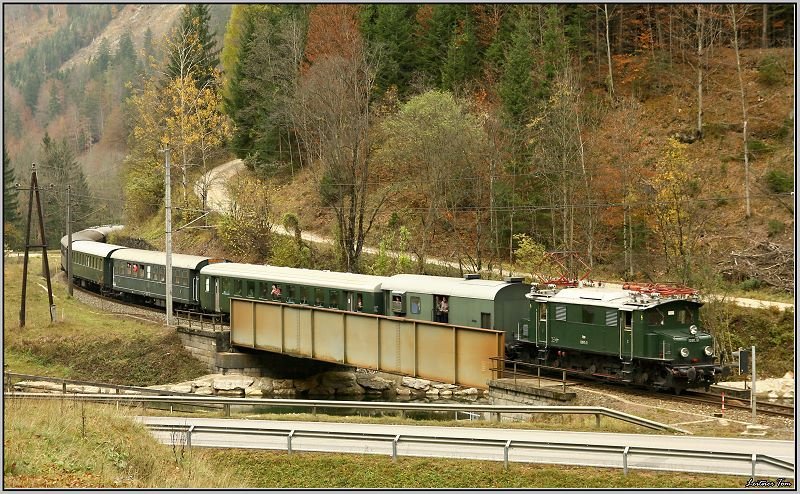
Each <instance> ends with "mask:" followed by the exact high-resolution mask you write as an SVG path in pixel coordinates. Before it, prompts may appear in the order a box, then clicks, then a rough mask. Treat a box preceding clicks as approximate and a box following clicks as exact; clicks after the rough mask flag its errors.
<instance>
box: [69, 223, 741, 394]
mask: <svg viewBox="0 0 800 494" xmlns="http://www.w3.org/2000/svg"><path fill="white" fill-rule="evenodd" d="M116 228H118V227H95V228H90V229H87V230H83V231H81V232H77V233H75V234H73V236H72V269H71V272H72V278H73V280H72V282H74V283H76V284H79V285H81V286H82V287H85V288H88V289H92V290H94V291H97V292H99V293H101V294H104V295H107V296H113V297H117V298H120V299H124V300H126V301H132V302H136V303H141V304H147V305H156V306H160V307H164V306H165V305H166V304H165V300H166V253H164V252H158V251H148V250H141V249H133V248H128V247H124V246H121V245H113V244H108V243H106V242H105V240H106V236H107V235H108V234H110V233H111V232H112V231H113V230H114V229H116ZM61 251H62V260H61V268H62V270H65V271H66V262H67V261H66V259H67V237H66V236H65V237H64V238H62V240H61ZM171 264H172V271H173V272H172V285H173V286H172V294H173V295H172V296H173V304H174V306H175V308H182V309H187V310H193V311H200V312H206V313H213V314H222V315H229V314H230V311H231V299H244V300H253V301H269V302H279V303H283V304H301V305H307V306H314V307H324V308H328V309H333V310H338V311H350V312H363V313H366V314H376V315H383V316H393V317H400V318H404V319H409V320H416V321H426V322H432V323H443V324H450V325H459V326H466V327H474V328H486V329H494V330H499V331H503V332H504V334H505V351H506V357H508V358H514V359H520V360H524V361H529V362H533V363H538V364H546V365H551V366H556V367H563V368H567V369H572V370H576V371H579V372H582V373H584V374H586V375H590V376H594V377H600V378H605V379H608V380H612V381H620V382H625V383H631V384H635V385H641V386H646V387H650V388H657V389H666V390H673V391H675V392H680V391H682V390H684V389H688V388H698V387H705V388H708V387H709V386H710V385H711V384H713V383H715V382H717V381H718V380H719V379H720V377H722V376H727V374H728V373H729V369H728V368H727V367H724V366H721V365H720V364H719V363H718V362H717V359H716V357H715V345H714V338H713V336H712V335H711V334H709V333H708V332H707V331H704V330H703V329H702V325H701V321H700V315H699V308H700V306H701V305H702V303H701V302H700V300H699V298H698V295H697V292H695V291H694V290H690V289H684V288H664V287H658V286H652V285H650V286H635V285H626V286H623V288H622V289H614V288H606V287H592V286H573V287H559V286H555V285H552V284H550V285H541V286H540V285H530V284H527V283H524V282H523V279H522V278H514V277H509V278H505V279H504V280H502V281H500V280H484V279H481V278H480V276H479V275H477V274H468V275H466V276H464V277H463V278H454V277H442V276H426V275H414V274H398V275H394V276H372V275H362V274H354V273H341V272H333V271H319V270H311V269H299V268H288V267H278V266H268V265H253V264H241V263H235V262H229V261H228V260H226V259H218V258H213V257H207V256H194V255H186V254H173V255H172V260H171Z"/></svg>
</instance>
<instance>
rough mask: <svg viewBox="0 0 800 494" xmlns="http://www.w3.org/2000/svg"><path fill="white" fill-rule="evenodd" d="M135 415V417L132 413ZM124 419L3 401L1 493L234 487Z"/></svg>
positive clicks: (66, 405)
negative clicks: (12, 489) (19, 489)
mask: <svg viewBox="0 0 800 494" xmlns="http://www.w3.org/2000/svg"><path fill="white" fill-rule="evenodd" d="M133 411H135V410H133ZM131 412H132V411H127V410H125V409H124V408H121V409H120V410H116V409H115V407H114V406H108V405H93V404H83V403H79V402H72V401H65V402H59V401H45V402H37V401H33V400H21V399H6V402H5V409H4V421H3V426H4V445H3V449H4V457H3V484H4V487H25V488H42V487H47V488H86V487H123V488H153V487H166V488H169V487H173V488H174V487H234V486H236V485H237V483H236V479H235V477H233V476H232V473H231V472H230V471H229V470H225V469H220V468H218V467H217V466H216V465H215V464H213V463H211V462H210V461H209V455H208V453H207V452H206V451H201V450H197V449H195V450H188V449H184V450H183V451H181V450H180V448H178V449H177V451H173V449H172V448H171V447H170V446H165V445H161V444H158V443H157V442H156V440H155V439H154V438H153V437H152V436H151V435H150V434H149V432H148V431H147V430H146V429H145V428H144V426H142V425H140V424H137V423H135V422H133V421H132V420H131V418H130V416H129V415H131Z"/></svg>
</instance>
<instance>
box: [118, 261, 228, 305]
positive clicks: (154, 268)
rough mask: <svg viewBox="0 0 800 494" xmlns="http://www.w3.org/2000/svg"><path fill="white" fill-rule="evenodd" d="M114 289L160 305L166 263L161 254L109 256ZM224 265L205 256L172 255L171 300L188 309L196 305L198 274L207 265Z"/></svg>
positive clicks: (164, 291) (163, 296)
mask: <svg viewBox="0 0 800 494" xmlns="http://www.w3.org/2000/svg"><path fill="white" fill-rule="evenodd" d="M111 260H112V262H113V271H114V278H113V279H114V282H113V287H114V289H116V290H119V291H121V292H124V293H126V294H130V295H132V296H133V297H138V298H141V299H143V300H145V301H146V302H150V303H153V304H155V305H159V306H163V305H165V300H166V287H167V284H166V281H167V280H166V278H167V271H166V263H167V256H166V254H165V253H164V252H157V251H149V250H141V249H120V250H118V251H115V252H114V253H112V254H111ZM215 262H223V261H220V260H218V259H213V258H210V257H204V256H191V255H186V254H173V255H172V260H171V263H172V298H173V300H174V302H175V303H178V304H181V305H183V306H188V307H196V306H198V305H199V298H198V281H197V278H198V275H199V273H200V269H201V268H202V267H204V266H206V265H208V264H209V263H215Z"/></svg>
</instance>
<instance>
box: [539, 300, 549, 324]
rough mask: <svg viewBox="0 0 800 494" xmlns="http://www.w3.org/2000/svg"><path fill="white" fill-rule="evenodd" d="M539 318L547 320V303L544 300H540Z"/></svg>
mask: <svg viewBox="0 0 800 494" xmlns="http://www.w3.org/2000/svg"><path fill="white" fill-rule="evenodd" d="M539 320H540V321H546V320H547V304H546V303H544V302H539Z"/></svg>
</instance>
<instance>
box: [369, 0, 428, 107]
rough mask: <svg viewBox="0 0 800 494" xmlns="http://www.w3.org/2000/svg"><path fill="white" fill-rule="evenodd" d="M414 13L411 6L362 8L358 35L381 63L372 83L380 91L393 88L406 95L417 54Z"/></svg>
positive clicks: (397, 5) (377, 5)
mask: <svg viewBox="0 0 800 494" xmlns="http://www.w3.org/2000/svg"><path fill="white" fill-rule="evenodd" d="M414 12H415V8H414V7H413V6H411V5H401V4H368V5H364V6H362V8H361V32H362V33H363V35H364V38H365V40H366V41H367V43H368V46H369V47H370V50H371V51H372V52H373V53H376V54H377V57H376V59H377V60H379V61H380V66H379V67H378V74H377V76H376V78H375V82H376V85H377V87H378V90H379V91H381V92H383V91H386V90H387V89H389V88H390V87H391V86H395V87H396V88H397V92H398V94H399V95H400V96H404V95H406V94H407V93H408V90H409V87H408V84H409V81H410V80H411V75H412V73H413V70H414V65H415V60H414V56H415V52H416V50H415V49H414V45H413V41H414V40H413V29H414Z"/></svg>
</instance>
